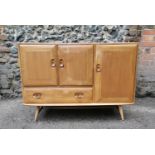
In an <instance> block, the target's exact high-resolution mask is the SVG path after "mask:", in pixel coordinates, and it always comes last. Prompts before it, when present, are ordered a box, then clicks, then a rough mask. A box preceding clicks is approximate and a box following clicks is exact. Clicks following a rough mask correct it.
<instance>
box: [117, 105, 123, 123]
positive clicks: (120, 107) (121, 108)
mask: <svg viewBox="0 0 155 155" xmlns="http://www.w3.org/2000/svg"><path fill="white" fill-rule="evenodd" d="M118 110H119V113H120V116H121V119H122V121H124V112H123V106H122V105H119V106H118Z"/></svg>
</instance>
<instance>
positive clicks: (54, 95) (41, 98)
mask: <svg viewBox="0 0 155 155" xmlns="http://www.w3.org/2000/svg"><path fill="white" fill-rule="evenodd" d="M23 99H24V103H31V104H32V103H42V104H44V103H79V104H81V103H83V102H88V103H89V102H92V88H91V87H81V88H80V87H77V88H76V87H71V88H69V87H68V88H60V87H27V88H26V87H25V88H23Z"/></svg>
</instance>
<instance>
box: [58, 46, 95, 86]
mask: <svg viewBox="0 0 155 155" xmlns="http://www.w3.org/2000/svg"><path fill="white" fill-rule="evenodd" d="M58 57H59V84H60V85H75V86H76V85H82V86H84V85H92V84H93V45H59V46H58Z"/></svg>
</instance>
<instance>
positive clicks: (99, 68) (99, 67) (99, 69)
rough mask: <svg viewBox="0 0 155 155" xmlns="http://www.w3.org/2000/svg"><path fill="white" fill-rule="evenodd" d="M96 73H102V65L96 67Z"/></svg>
mask: <svg viewBox="0 0 155 155" xmlns="http://www.w3.org/2000/svg"><path fill="white" fill-rule="evenodd" d="M96 72H101V65H100V64H97V65H96Z"/></svg>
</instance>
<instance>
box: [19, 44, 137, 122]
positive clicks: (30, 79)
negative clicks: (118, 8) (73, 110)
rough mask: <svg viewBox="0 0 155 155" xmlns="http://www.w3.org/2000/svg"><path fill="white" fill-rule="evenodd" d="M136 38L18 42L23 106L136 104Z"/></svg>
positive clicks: (121, 108)
mask: <svg viewBox="0 0 155 155" xmlns="http://www.w3.org/2000/svg"><path fill="white" fill-rule="evenodd" d="M137 51H138V45H137V43H112V44H101V43H92V44H89V43H87V44H84V43H83V44H75V43H70V44H58V43H55V44H47V43H46V44H45V43H44V44H43V43H42V44H40V43H38V44H34V43H28V44H25V43H22V44H20V45H19V63H20V71H21V80H22V86H23V87H22V94H23V100H24V105H28V106H36V107H37V108H36V112H35V120H37V119H38V116H39V112H40V110H41V107H43V106H74V107H76V106H77V107H78V106H105V105H117V106H118V110H119V113H120V116H121V119H122V120H124V113H123V107H122V106H123V105H127V104H134V99H135V88H136V63H137Z"/></svg>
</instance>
